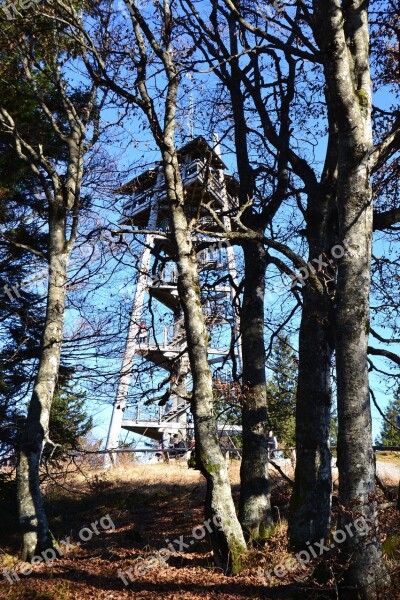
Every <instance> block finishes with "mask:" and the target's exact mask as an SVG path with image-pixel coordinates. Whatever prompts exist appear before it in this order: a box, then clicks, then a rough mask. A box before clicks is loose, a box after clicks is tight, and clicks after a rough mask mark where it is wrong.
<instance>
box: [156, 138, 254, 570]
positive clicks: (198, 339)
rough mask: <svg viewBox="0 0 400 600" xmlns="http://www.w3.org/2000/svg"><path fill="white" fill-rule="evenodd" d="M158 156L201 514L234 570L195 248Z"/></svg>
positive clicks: (179, 195)
mask: <svg viewBox="0 0 400 600" xmlns="http://www.w3.org/2000/svg"><path fill="white" fill-rule="evenodd" d="M163 158H164V169H165V178H166V184H167V190H168V196H169V201H170V206H171V223H172V234H173V240H174V243H175V245H176V250H177V266H178V292H179V298H180V302H181V304H182V309H183V313H184V318H185V329H186V336H187V344H188V352H189V360H190V367H191V372H192V376H193V395H192V405H191V410H192V414H193V420H194V429H195V439H196V453H197V457H198V460H199V465H200V468H201V471H202V473H203V475H204V477H205V478H206V481H207V498H206V517H207V518H211V519H213V518H214V517H216V519H218V521H219V523H220V526H219V527H215V528H213V531H212V533H211V534H210V538H211V543H212V547H213V553H214V561H215V563H216V565H217V566H218V567H220V568H222V569H223V570H224V571H229V572H232V573H237V572H238V571H240V569H241V560H242V558H243V555H244V553H245V552H246V543H245V540H244V536H243V532H242V529H241V527H240V524H239V520H238V518H237V516H236V511H235V505H234V503H233V499H232V491H231V486H230V482H229V477H228V471H227V466H226V462H225V459H224V456H223V454H222V452H221V450H220V447H219V441H218V436H217V423H216V418H215V415H214V410H213V385H212V376H211V371H210V367H209V364H208V351H207V349H208V335H207V330H206V326H205V321H204V316H203V312H202V307H201V300H200V286H199V278H198V270H197V263H196V253H195V251H194V248H193V245H192V241H191V236H190V229H189V227H188V223H187V219H186V216H185V212H184V208H183V198H184V194H183V189H182V182H181V179H180V169H179V164H178V161H177V157H176V154H175V151H174V150H170V151H169V152H164V154H163Z"/></svg>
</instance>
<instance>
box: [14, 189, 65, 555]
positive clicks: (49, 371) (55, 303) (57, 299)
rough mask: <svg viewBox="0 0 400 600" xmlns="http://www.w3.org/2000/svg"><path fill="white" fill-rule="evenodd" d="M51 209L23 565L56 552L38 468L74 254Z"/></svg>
mask: <svg viewBox="0 0 400 600" xmlns="http://www.w3.org/2000/svg"><path fill="white" fill-rule="evenodd" d="M59 202H60V204H59V207H58V208H57V206H53V207H52V208H51V209H50V212H51V215H50V227H49V279H48V295H47V308H46V317H45V322H44V329H43V334H42V346H41V354H40V359H39V369H38V374H37V376H36V381H35V386H34V389H33V394H32V398H31V401H30V404H29V409H28V415H27V420H26V425H25V429H24V431H23V435H22V440H21V446H20V452H19V461H18V466H17V497H18V510H19V521H20V526H21V530H22V535H23V550H22V558H23V560H27V561H28V560H31V559H32V558H33V556H35V555H36V554H37V553H39V552H41V551H42V550H45V549H46V548H51V547H52V545H53V544H52V540H51V536H50V533H49V528H48V523H47V518H46V514H45V511H44V506H43V498H42V495H41V491H40V482H39V468H40V459H41V454H42V450H43V445H44V443H45V441H46V439H47V438H48V429H49V418H50V408H51V403H52V400H53V395H54V390H55V387H56V383H57V377H58V369H59V364H60V352H61V342H62V334H63V325H64V311H65V293H66V288H65V282H66V275H67V262H68V256H69V253H68V252H66V251H65V238H64V226H65V210H64V208H63V203H62V199H60V201H59Z"/></svg>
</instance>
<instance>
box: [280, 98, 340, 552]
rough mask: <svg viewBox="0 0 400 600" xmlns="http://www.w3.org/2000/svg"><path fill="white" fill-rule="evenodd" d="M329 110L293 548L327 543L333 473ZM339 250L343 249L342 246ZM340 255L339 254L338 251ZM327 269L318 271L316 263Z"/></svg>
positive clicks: (311, 237)
mask: <svg viewBox="0 0 400 600" xmlns="http://www.w3.org/2000/svg"><path fill="white" fill-rule="evenodd" d="M327 100H328V99H327ZM331 113H332V111H329V113H328V118H329V124H330V127H329V142H328V148H327V154H326V160H325V165H324V170H323V173H322V177H321V181H320V182H319V183H318V184H317V183H316V182H315V183H314V184H313V185H312V184H311V186H310V184H309V187H311V189H309V194H308V204H307V212H306V222H307V241H308V245H309V261H308V265H309V268H310V269H315V270H316V272H317V275H318V278H319V280H320V281H321V287H320V288H319V289H316V288H315V287H314V286H312V285H310V283H309V282H308V281H306V282H305V286H304V288H303V310H302V316H301V324H300V333H299V371H298V382H297V396H296V459H297V460H296V469H295V485H294V489H293V494H292V497H291V503H290V513H289V539H290V545H291V546H292V547H293V548H297V549H300V548H305V547H306V544H307V542H315V541H318V542H319V541H320V540H321V539H326V538H327V536H328V533H329V526H330V521H331V500H332V469H331V452H330V448H329V436H330V420H331V408H332V389H331V366H332V354H333V350H334V335H333V316H334V312H333V302H334V294H335V285H336V282H335V269H334V267H332V266H331V265H330V264H329V262H328V261H329V260H332V259H331V256H332V254H331V251H332V248H333V247H334V246H335V245H336V243H338V242H339V240H338V237H337V210H336V176H337V131H336V125H335V122H334V119H333V115H332V114H331ZM338 245H341V244H340V243H339V244H338ZM339 254H340V252H339ZM321 257H322V258H323V263H324V265H328V266H327V267H326V266H319V262H318V258H321Z"/></svg>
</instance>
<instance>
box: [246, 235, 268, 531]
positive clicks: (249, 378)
mask: <svg viewBox="0 0 400 600" xmlns="http://www.w3.org/2000/svg"><path fill="white" fill-rule="evenodd" d="M243 252H244V262H245V277H244V293H243V306H242V314H241V320H240V322H241V333H242V356H243V383H242V387H243V406H242V439H243V454H242V464H241V468H240V479H241V487H240V510H239V517H240V522H241V524H242V527H243V530H244V532H245V535H246V536H247V537H248V538H249V539H251V540H255V541H256V540H260V539H263V538H266V537H268V535H269V534H270V533H271V529H272V525H273V521H272V516H271V502H270V491H269V480H268V431H267V394H266V378H265V345H264V297H265V269H266V254H265V251H264V248H263V246H262V244H259V243H255V242H247V243H245V244H243Z"/></svg>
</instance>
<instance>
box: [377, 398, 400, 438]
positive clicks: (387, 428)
mask: <svg viewBox="0 0 400 600" xmlns="http://www.w3.org/2000/svg"><path fill="white" fill-rule="evenodd" d="M398 414H400V387H399V389H398V390H397V392H396V393H395V395H394V398H393V399H392V400H391V401H390V402H389V404H388V406H387V408H386V410H385V417H386V419H387V421H383V423H382V428H381V433H380V438H378V439H377V443H379V444H382V445H383V446H400V430H399V425H398V419H397V415H398ZM388 421H389V422H388Z"/></svg>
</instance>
